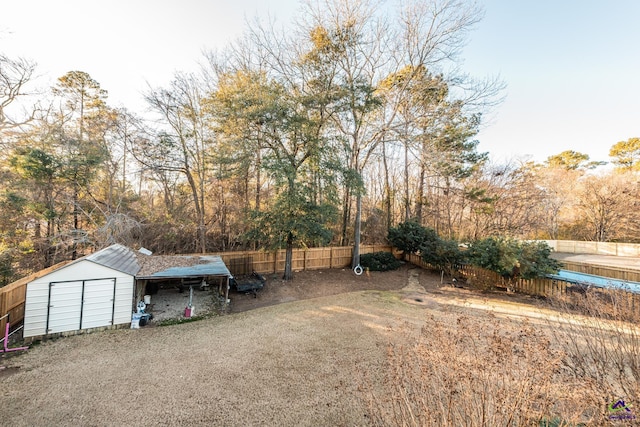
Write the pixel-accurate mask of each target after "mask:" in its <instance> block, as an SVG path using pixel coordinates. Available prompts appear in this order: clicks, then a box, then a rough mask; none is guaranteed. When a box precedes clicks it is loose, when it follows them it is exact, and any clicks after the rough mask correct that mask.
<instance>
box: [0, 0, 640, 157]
mask: <svg viewBox="0 0 640 427" xmlns="http://www.w3.org/2000/svg"><path fill="white" fill-rule="evenodd" d="M1 1H2V3H3V4H2V6H1V7H0V10H1V11H2V18H1V19H0V52H3V53H5V54H8V55H10V56H17V55H19V56H23V57H26V58H30V59H32V60H34V61H35V62H37V63H38V72H39V74H41V76H40V78H39V79H38V83H39V84H40V85H43V86H48V85H52V84H53V83H55V79H56V78H58V77H60V76H62V75H63V74H65V73H66V72H67V71H71V70H81V71H86V72H88V73H89V74H90V75H91V76H92V77H93V78H94V79H95V80H97V81H98V82H99V83H100V84H101V86H102V87H103V88H104V89H106V90H108V91H109V100H110V102H111V103H112V104H114V105H126V106H127V107H129V108H130V109H132V110H134V111H139V112H140V110H141V109H142V108H143V103H142V100H141V95H140V93H141V92H142V91H143V90H145V89H146V85H147V82H148V83H150V84H151V85H154V86H156V85H164V84H167V83H168V82H169V80H170V79H171V76H172V75H173V73H174V72H175V71H178V70H186V71H189V70H195V69H196V67H197V65H196V63H197V62H198V61H200V60H202V51H203V50H204V49H211V48H215V47H222V46H224V45H225V44H226V43H228V42H229V41H230V40H232V39H233V38H235V37H236V36H237V35H239V34H240V33H241V31H242V29H243V28H244V26H245V23H244V19H245V17H247V18H252V17H254V16H256V15H258V16H266V14H267V13H268V12H269V13H271V15H272V16H275V17H276V18H277V21H278V22H280V23H283V24H284V23H286V22H288V21H289V20H290V18H291V16H292V15H293V14H294V12H295V10H296V9H297V8H298V7H299V2H298V1H297V0H233V1H226V0H225V1H223V0H209V1H207V0H111V1H109V2H92V1H87V0H64V1H63V0H20V1H9V0H1ZM479 4H481V5H482V6H483V7H484V8H485V18H484V20H483V21H482V22H481V23H480V24H479V25H478V27H477V29H476V30H475V31H474V32H473V33H472V34H471V41H470V43H469V45H468V46H467V48H466V49H465V51H464V55H463V56H464V58H465V63H464V65H463V67H464V69H465V71H467V72H469V73H470V74H472V75H474V76H477V77H483V76H487V75H496V74H499V75H500V76H501V77H502V79H503V80H504V81H505V82H506V84H507V86H508V87H507V98H506V101H505V102H504V103H503V104H502V105H501V106H499V107H498V108H497V109H496V110H495V111H494V113H493V114H492V117H491V121H490V123H489V124H488V125H487V126H486V127H485V128H484V129H483V130H482V132H481V133H480V135H479V137H478V139H479V140H480V149H481V150H482V151H489V152H490V153H491V155H492V157H493V158H494V159H495V160H497V161H504V160H509V159H513V158H526V157H527V156H530V158H532V159H533V160H537V161H542V160H544V159H545V158H546V157H548V156H550V155H552V154H557V153H559V152H561V151H563V150H569V149H571V150H576V151H580V152H583V153H586V154H588V155H589V156H591V159H592V160H609V159H608V151H609V148H610V147H611V146H612V145H613V144H614V143H616V142H618V141H620V140H626V139H628V138H630V137H640V25H639V24H638V18H639V17H640V1H636V0H609V1H605V0H555V1H552V0H535V1H531V0H527V1H524V0H522V1H520V0H479Z"/></svg>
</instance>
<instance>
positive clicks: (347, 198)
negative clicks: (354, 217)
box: [340, 187, 351, 246]
mask: <svg viewBox="0 0 640 427" xmlns="http://www.w3.org/2000/svg"><path fill="white" fill-rule="evenodd" d="M350 217H351V191H350V190H349V188H348V187H347V188H345V189H344V204H343V206H342V228H341V233H340V245H341V246H346V245H347V224H348V223H349V219H350Z"/></svg>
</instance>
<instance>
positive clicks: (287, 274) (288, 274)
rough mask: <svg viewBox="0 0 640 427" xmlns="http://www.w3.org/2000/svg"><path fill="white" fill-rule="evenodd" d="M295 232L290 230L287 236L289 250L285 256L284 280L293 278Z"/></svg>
mask: <svg viewBox="0 0 640 427" xmlns="http://www.w3.org/2000/svg"><path fill="white" fill-rule="evenodd" d="M292 267H293V234H291V232H289V234H288V236H287V250H286V255H285V258H284V275H283V276H282V280H291V279H293V268H292Z"/></svg>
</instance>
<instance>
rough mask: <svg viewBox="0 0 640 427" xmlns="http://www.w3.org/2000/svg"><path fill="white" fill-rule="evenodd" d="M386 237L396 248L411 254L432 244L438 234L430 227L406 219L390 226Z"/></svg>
mask: <svg viewBox="0 0 640 427" xmlns="http://www.w3.org/2000/svg"><path fill="white" fill-rule="evenodd" d="M388 239H389V242H390V243H391V244H392V245H393V246H395V247H396V248H398V249H400V250H401V251H403V252H404V253H408V254H412V253H417V252H420V251H422V250H424V249H425V248H429V247H430V246H433V242H435V241H437V240H438V235H437V234H436V232H435V231H434V230H432V229H431V228H426V227H423V226H421V225H420V224H418V223H416V222H412V221H408V222H403V223H401V224H398V226H397V227H392V228H390V229H389V235H388Z"/></svg>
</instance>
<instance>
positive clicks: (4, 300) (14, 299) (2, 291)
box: [0, 261, 71, 331]
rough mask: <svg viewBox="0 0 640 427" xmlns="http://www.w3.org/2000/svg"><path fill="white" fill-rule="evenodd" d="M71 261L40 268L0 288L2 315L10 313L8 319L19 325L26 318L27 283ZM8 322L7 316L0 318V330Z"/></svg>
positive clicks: (0, 314) (2, 329)
mask: <svg viewBox="0 0 640 427" xmlns="http://www.w3.org/2000/svg"><path fill="white" fill-rule="evenodd" d="M70 262H71V261H62V262H60V263H58V264H56V265H53V266H51V267H49V268H45V269H44V270H40V271H38V272H36V273H33V274H31V275H29V276H27V277H23V278H22V279H20V280H17V281H15V282H13V283H10V284H8V285H7V286H4V287H2V288H0V317H2V316H4V315H5V314H8V315H9V319H8V320H9V322H10V323H11V324H12V325H19V324H20V323H22V321H23V320H24V302H25V299H26V297H27V283H29V282H31V281H33V280H36V279H37V278H39V277H42V276H44V275H45V274H49V273H51V272H52V271H54V270H57V269H58V268H61V267H63V266H65V265H67V264H69V263H70ZM6 322H7V319H6V318H5V319H3V320H0V331H4V328H5V327H6V324H7V323H6Z"/></svg>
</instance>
